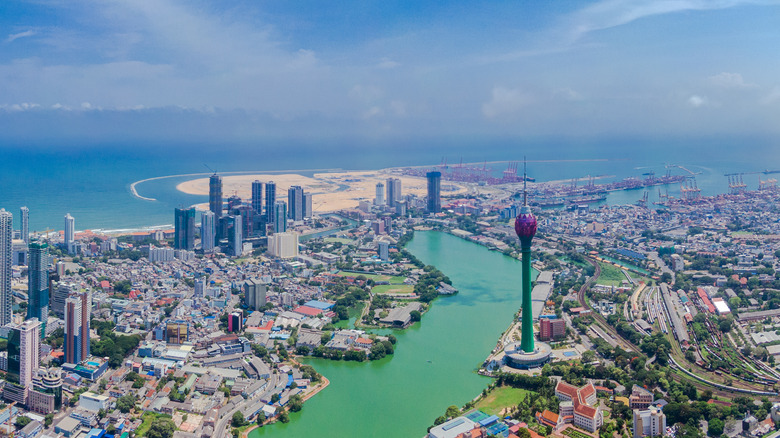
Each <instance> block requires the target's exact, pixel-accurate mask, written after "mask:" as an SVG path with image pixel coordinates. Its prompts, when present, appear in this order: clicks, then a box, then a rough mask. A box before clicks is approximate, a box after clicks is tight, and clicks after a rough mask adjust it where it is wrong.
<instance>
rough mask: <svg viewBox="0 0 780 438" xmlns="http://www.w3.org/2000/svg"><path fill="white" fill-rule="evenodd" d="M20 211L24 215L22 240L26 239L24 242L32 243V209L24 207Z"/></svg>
mask: <svg viewBox="0 0 780 438" xmlns="http://www.w3.org/2000/svg"><path fill="white" fill-rule="evenodd" d="M19 213H20V214H21V217H22V226H21V228H20V229H21V232H22V240H24V243H30V209H29V208H27V207H22V208H20V209H19Z"/></svg>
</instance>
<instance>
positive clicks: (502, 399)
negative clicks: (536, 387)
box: [474, 386, 532, 415]
mask: <svg viewBox="0 0 780 438" xmlns="http://www.w3.org/2000/svg"><path fill="white" fill-rule="evenodd" d="M530 392H532V391H529V390H527V389H521V388H512V387H511V386H500V387H498V388H495V389H493V390H492V391H490V392H489V393H488V395H487V396H485V397H484V398H482V400H480V401H479V402H477V405H476V406H474V407H475V408H477V409H479V410H480V411H482V412H484V413H486V414H488V415H498V413H499V412H501V410H502V409H504V408H505V407H507V406H516V405H517V404H518V403H520V401H521V400H523V399H524V398H525V396H526V395H527V394H528V393H530Z"/></svg>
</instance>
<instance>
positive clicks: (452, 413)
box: [444, 405, 460, 418]
mask: <svg viewBox="0 0 780 438" xmlns="http://www.w3.org/2000/svg"><path fill="white" fill-rule="evenodd" d="M444 415H446V416H447V418H455V417H457V416H459V415H460V409H458V407H457V406H455V405H452V406H450V407H448V408H447V412H446V413H445V414H444Z"/></svg>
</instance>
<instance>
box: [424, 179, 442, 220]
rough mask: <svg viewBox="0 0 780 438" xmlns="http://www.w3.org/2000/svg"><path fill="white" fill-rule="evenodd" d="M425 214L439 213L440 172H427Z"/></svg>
mask: <svg viewBox="0 0 780 438" xmlns="http://www.w3.org/2000/svg"><path fill="white" fill-rule="evenodd" d="M425 177H426V178H427V180H428V197H427V203H428V204H427V210H426V211H427V212H428V213H441V172H435V171H434V172H428V173H427V174H426V175H425Z"/></svg>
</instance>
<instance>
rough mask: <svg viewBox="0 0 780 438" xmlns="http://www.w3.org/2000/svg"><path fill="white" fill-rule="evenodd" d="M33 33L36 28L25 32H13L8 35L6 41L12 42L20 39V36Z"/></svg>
mask: <svg viewBox="0 0 780 438" xmlns="http://www.w3.org/2000/svg"><path fill="white" fill-rule="evenodd" d="M33 35H35V31H34V30H25V31H24V32H19V33H12V34H10V35H8V38H6V39H5V42H6V43H12V42H14V41H16V40H18V39H19V38H25V37H31V36H33Z"/></svg>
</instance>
